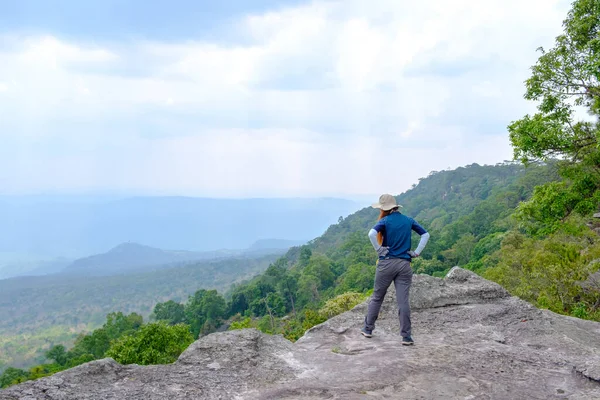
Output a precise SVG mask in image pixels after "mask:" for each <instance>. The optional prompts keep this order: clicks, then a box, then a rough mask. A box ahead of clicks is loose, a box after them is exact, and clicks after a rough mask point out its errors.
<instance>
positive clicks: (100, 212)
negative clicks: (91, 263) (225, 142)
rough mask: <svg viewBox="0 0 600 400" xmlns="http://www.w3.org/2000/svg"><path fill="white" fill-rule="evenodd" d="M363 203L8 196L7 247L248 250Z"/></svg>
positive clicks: (2, 211) (296, 236) (0, 239)
mask: <svg viewBox="0 0 600 400" xmlns="http://www.w3.org/2000/svg"><path fill="white" fill-rule="evenodd" d="M357 208H359V205H358V204H357V203H356V202H354V201H350V200H343V199H335V198H319V199H301V198H295V199H294V198H291V199H210V198H194V197H134V198H127V199H120V200H102V199H100V200H96V201H92V200H90V199H79V198H76V197H74V198H69V197H61V198H50V199H48V198H43V197H39V198H37V197H27V198H11V197H1V196H0V221H2V223H1V224H0V253H3V252H12V253H21V254H28V255H36V256H38V255H39V256H43V257H45V259H52V258H55V257H67V258H70V259H76V258H79V257H85V256H88V255H90V254H98V253H101V252H104V251H106V249H110V248H113V247H114V246H117V245H118V244H119V243H126V242H135V243H143V244H145V245H147V246H150V247H156V248H159V249H186V250H190V251H211V250H215V249H246V248H248V247H250V246H252V244H253V243H254V242H255V241H256V240H258V239H260V238H272V237H275V238H278V239H287V240H296V241H298V240H303V239H306V238H312V237H315V236H318V235H320V234H321V233H322V232H323V231H324V230H325V229H327V227H328V226H330V225H331V224H333V223H335V222H336V221H337V220H338V218H339V217H340V216H346V215H348V214H349V213H351V212H353V211H355V210H356V209H357Z"/></svg>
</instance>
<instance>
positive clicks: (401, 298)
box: [365, 258, 413, 337]
mask: <svg viewBox="0 0 600 400" xmlns="http://www.w3.org/2000/svg"><path fill="white" fill-rule="evenodd" d="M412 276H413V272H412V268H411V266H410V261H408V260H404V259H401V258H388V259H385V260H379V264H378V265H377V270H376V272H375V288H374V290H373V296H371V301H370V302H369V309H368V311H367V316H366V317H365V328H366V329H368V330H371V331H372V330H373V329H374V328H375V321H377V317H378V316H379V309H380V308H381V303H383V299H384V297H385V294H386V293H387V290H388V287H389V286H390V284H391V283H392V281H393V282H394V286H395V287H396V301H397V302H398V320H399V321H400V334H401V335H402V337H407V336H410V335H411V332H410V304H409V303H408V293H409V291H410V284H411V283H412Z"/></svg>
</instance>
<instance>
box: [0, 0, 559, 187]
mask: <svg viewBox="0 0 600 400" xmlns="http://www.w3.org/2000/svg"><path fill="white" fill-rule="evenodd" d="M569 7H570V4H569V1H564V0H486V1H480V0H453V1H447V0H419V1H415V0H410V1H408V0H341V1H311V2H305V1H277V0H232V1H228V0H223V1H220V2H215V1H192V0H170V1H149V0H144V1H142V0H101V1H96V0H88V1H80V0H54V1H50V0H0V195H2V194H4V195H21V194H42V193H44V194H47V193H50V194H89V193H129V194H147V195H188V196H206V197H297V196H301V197H310V196H336V197H347V198H357V197H361V196H363V197H368V196H375V195H377V196H378V195H379V194H380V193H386V192H387V193H393V194H399V193H401V192H403V191H405V190H407V189H408V188H410V186H411V185H412V184H414V183H417V182H418V179H419V178H421V177H425V176H427V175H428V174H429V173H430V172H431V171H439V170H444V169H448V168H456V167H459V166H465V165H469V164H472V163H479V164H496V163H499V162H503V161H504V160H510V159H512V150H511V147H510V143H509V140H508V133H507V129H506V127H507V125H508V124H510V122H511V121H513V120H516V119H518V118H521V117H522V116H523V115H525V114H526V113H531V112H533V111H534V110H535V104H532V103H530V102H526V101H525V100H524V99H523V94H524V85H523V82H524V81H525V79H527V78H528V76H529V72H530V70H529V68H530V67H531V66H532V65H533V64H534V63H535V61H536V60H537V58H538V57H539V53H537V52H536V49H537V48H538V47H540V46H544V47H551V46H552V44H553V42H554V38H555V37H556V36H557V35H559V34H560V33H561V23H562V20H563V19H564V18H565V16H566V13H567V11H568V9H569Z"/></svg>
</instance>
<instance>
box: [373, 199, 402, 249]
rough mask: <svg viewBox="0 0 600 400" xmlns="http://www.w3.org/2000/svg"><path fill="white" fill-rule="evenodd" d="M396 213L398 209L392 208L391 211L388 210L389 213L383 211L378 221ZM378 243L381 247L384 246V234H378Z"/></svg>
mask: <svg viewBox="0 0 600 400" xmlns="http://www.w3.org/2000/svg"><path fill="white" fill-rule="evenodd" d="M394 211H398V207H394V208H392V209H391V210H387V211H385V210H381V211H380V212H379V219H378V221H379V220H380V219H382V218H384V217H387V216H388V215H390V214H391V213H393V212H394ZM377 242H378V243H379V245H382V244H383V233H381V232H378V233H377Z"/></svg>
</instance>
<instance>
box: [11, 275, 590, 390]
mask: <svg viewBox="0 0 600 400" xmlns="http://www.w3.org/2000/svg"><path fill="white" fill-rule="evenodd" d="M394 303H395V302H394V293H393V285H392V287H390V291H389V292H388V295H387V296H386V301H385V303H384V305H383V307H382V310H381V314H380V319H379V320H378V323H377V327H376V330H375V331H374V337H373V338H372V339H367V338H364V337H362V336H361V335H360V333H359V332H360V328H361V326H362V321H363V318H364V314H365V311H366V307H367V302H365V303H363V304H360V305H358V306H356V307H355V308H354V309H352V310H351V311H348V312H345V313H343V314H340V315H338V316H336V317H333V318H331V319H330V320H328V321H326V322H324V323H323V324H320V325H317V326H315V327H313V328H312V329H310V330H309V331H307V332H306V334H305V335H304V336H303V337H302V338H301V339H300V340H298V341H297V342H296V343H291V342H289V341H287V340H286V339H284V338H283V337H281V336H270V335H266V334H263V333H261V332H259V331H257V330H253V329H245V330H239V331H229V332H222V333H214V334H211V335H208V336H205V337H203V338H201V339H199V340H198V341H196V342H194V343H193V344H192V345H191V346H190V347H189V348H188V349H187V350H186V351H185V352H184V353H183V354H182V355H181V356H180V357H179V359H178V360H177V362H175V363H174V364H171V365H155V366H138V365H120V364H118V363H116V362H115V361H114V360H112V359H110V358H107V359H103V360H98V361H93V362H90V363H87V364H84V365H81V366H79V367H76V368H73V369H70V370H67V371H63V372H60V373H57V374H55V375H53V376H50V377H47V378H42V379H39V380H37V381H32V382H25V383H23V384H20V385H16V386H13V387H10V388H8V389H5V390H3V391H0V399H1V400H9V399H10V400H13V399H21V400H34V399H49V400H50V399H51V400H59V399H60V400H63V399H144V400H150V399H240V400H242V399H473V400H474V399H570V400H576V399H600V323H595V322H590V321H583V320H579V319H576V318H571V317H565V316H561V315H557V314H554V313H552V312H549V311H544V310H539V309H537V308H535V307H533V306H531V305H529V304H528V303H526V302H523V301H521V300H519V299H517V298H515V297H511V296H510V295H509V294H508V293H507V292H506V291H505V290H504V289H503V288H501V287H500V286H498V285H497V284H495V283H493V282H489V281H486V280H485V279H483V278H481V277H479V276H477V275H475V274H474V273H472V272H470V271H467V270H463V269H460V268H454V269H452V270H451V271H450V272H449V273H448V275H447V276H446V277H445V278H444V279H439V278H434V277H431V276H427V275H415V277H414V280H413V286H412V289H411V305H412V310H413V312H412V320H413V336H414V339H415V342H416V343H415V346H411V347H403V346H401V345H400V338H399V335H398V331H399V329H398V319H397V316H396V312H397V311H396V310H397V308H396V306H395V304H394Z"/></svg>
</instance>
